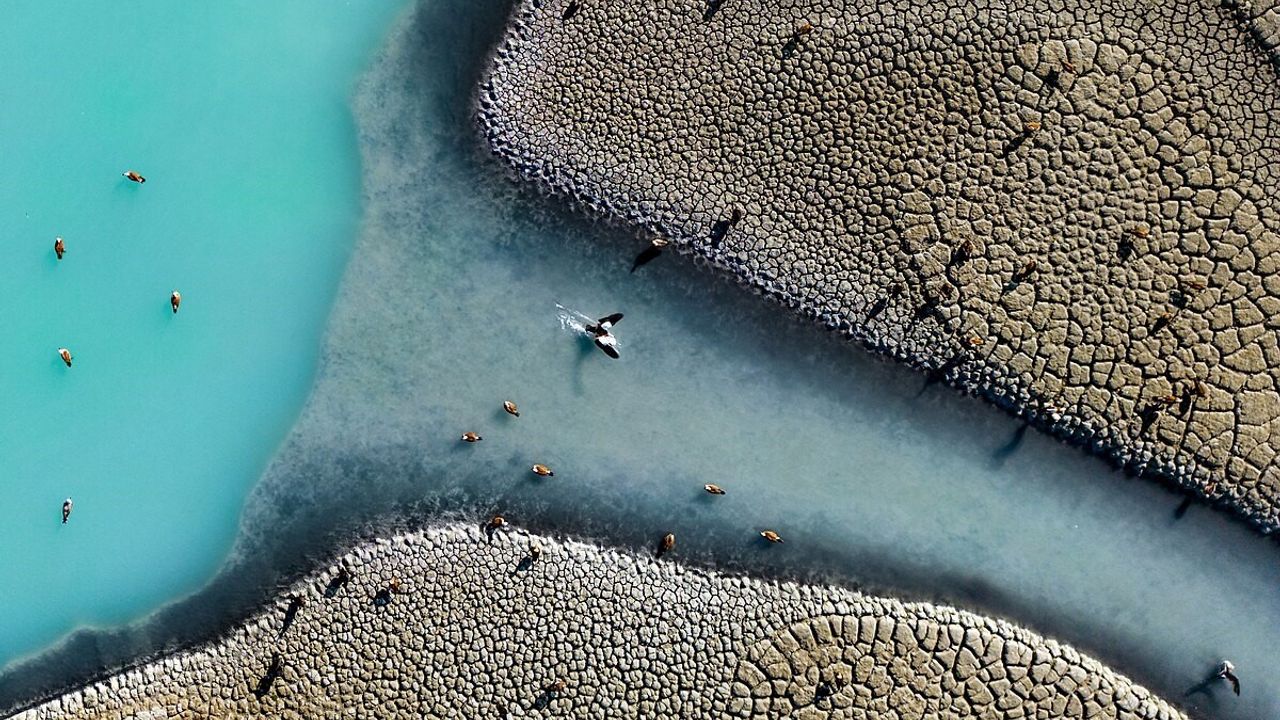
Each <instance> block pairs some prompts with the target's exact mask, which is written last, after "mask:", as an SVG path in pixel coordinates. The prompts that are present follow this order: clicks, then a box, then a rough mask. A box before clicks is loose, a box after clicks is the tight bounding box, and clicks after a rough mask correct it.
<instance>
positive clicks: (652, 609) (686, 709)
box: [16, 525, 1183, 720]
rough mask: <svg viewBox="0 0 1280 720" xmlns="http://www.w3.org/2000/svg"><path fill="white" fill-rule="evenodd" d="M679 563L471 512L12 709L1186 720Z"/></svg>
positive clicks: (1051, 656)
mask: <svg viewBox="0 0 1280 720" xmlns="http://www.w3.org/2000/svg"><path fill="white" fill-rule="evenodd" d="M531 545H536V546H538V547H539V549H540V551H541V552H540V555H539V557H538V559H537V560H536V561H531V560H530V559H529V548H530V546H531ZM678 555H679V546H678V544H677V547H676V549H675V551H674V552H672V553H671V554H669V555H667V556H666V557H664V558H662V559H653V558H650V557H645V556H640V555H636V554H633V553H624V552H617V551H611V550H602V549H600V548H597V547H595V546H591V545H585V544H582V543H576V542H563V541H557V540H554V539H552V538H549V537H539V536H530V535H526V534H525V533H523V532H516V531H512V532H504V531H499V532H496V533H493V535H492V537H489V534H488V533H486V532H484V531H482V530H481V529H479V528H477V527H471V526H462V525H452V526H444V527H441V528H436V529H431V530H428V531H425V532H420V533H413V534H408V535H401V536H397V537H395V538H392V539H389V540H384V541H377V542H375V543H370V544H366V545H362V546H360V547H357V548H356V549H355V550H353V551H352V552H350V553H349V554H347V555H346V556H344V557H342V558H340V559H339V560H338V561H337V562H336V563H335V564H334V565H332V566H331V567H328V568H325V569H323V570H322V571H320V572H317V573H315V574H313V575H311V576H309V577H306V578H304V579H302V580H300V581H299V582H298V583H297V584H296V585H295V586H294V587H293V588H291V590H290V592H289V593H288V594H287V595H285V596H284V597H283V598H282V599H281V600H280V601H279V602H278V605H277V606H276V607H272V608H268V609H267V610H265V611H263V612H262V613H261V614H259V615H257V616H255V617H253V618H251V619H250V620H249V621H248V622H247V623H246V624H245V625H243V626H241V627H240V628H238V629H236V630H235V631H233V632H231V633H230V634H229V635H228V636H227V637H225V638H224V639H222V640H220V641H217V642H214V643H212V644H210V645H207V646H204V647H200V648H197V649H194V650H191V651H187V652H184V653H181V654H178V655H174V656H171V657H168V658H164V659H162V660H159V661H156V662H154V663H152V664H149V665H145V666H142V667H138V668H135V669H132V670H129V671H127V672H124V673H123V674H121V675H119V676H116V677H112V678H110V679H109V680H106V681H103V682H100V683H97V684H95V685H92V686H90V687H87V688H85V689H82V690H78V691H75V692H71V693H68V694H67V695H64V696H62V697H59V698H56V699H54V700H52V701H50V702H48V703H47V704H45V705H42V706H39V707H36V708H33V709H31V710H28V711H26V712H24V713H21V714H19V715H17V716H16V717H17V718H21V719H22V720H36V719H42V718H55V717H76V718H138V719H141V718H151V719H155V718H175V717H358V716H359V717H424V716H427V717H440V718H503V717H578V718H619V717H634V718H640V717H644V718H655V717H661V718H675V717H681V718H720V717H797V718H855V717H876V718H886V719H889V718H902V719H904V720H905V719H907V718H979V717H983V718H1019V717H1038V718H1048V717H1054V718H1059V717H1061V718H1093V717H1107V718H1122V719H1125V720H1128V719H1130V718H1180V717H1183V716H1182V715H1181V714H1180V713H1178V712H1177V711H1176V710H1175V709H1173V708H1172V707H1170V706H1169V705H1167V704H1166V703H1164V702H1163V701H1161V700H1160V699H1158V698H1156V697H1154V696H1152V695H1151V694H1150V693H1149V692H1147V691H1146V690H1145V689H1143V688H1142V687H1139V686H1137V685H1134V684H1133V683H1131V682H1130V681H1128V680H1127V679H1125V678H1124V677H1121V676H1119V675H1117V674H1115V673H1113V672H1111V671H1110V670H1108V669H1106V668H1104V667H1102V666H1101V665H1099V664H1098V663H1097V662H1095V661H1094V660H1092V659H1090V658H1087V657H1083V656H1081V655H1080V654H1079V653H1077V652H1076V651H1075V650H1073V649H1071V648H1069V647H1066V646H1063V645H1060V644H1058V643H1055V642H1053V641H1051V640H1046V639H1044V638H1042V637H1039V636H1037V635H1035V634H1033V633H1031V632H1028V631H1026V630H1023V629H1020V628H1017V627H1014V626H1012V625H1010V624H1008V623H1005V622H1002V621H996V620H989V619H984V618H981V617H978V616H975V615H972V614H970V613H966V612H961V611H958V610H954V609H950V608H946V607H936V606H932V605H929V604H915V603H913V604H904V603H900V602H897V601H893V600H886V599H881V598H874V597H868V596H864V595H860V594H857V593H854V592H850V591H847V590H841V589H834V588H821V587H812V586H805V585H797V584H793V583H776V582H763V581H759V580H753V579H746V578H735V577H727V576H722V575H718V574H716V573H712V572H703V571H694V570H689V569H687V568H684V567H682V566H681V565H680V564H679V562H678ZM340 568H341V569H345V570H346V571H347V572H348V573H349V577H350V579H349V580H348V581H346V582H345V583H338V582H335V578H336V577H337V576H338V573H339V572H340ZM393 579H395V580H398V581H399V587H400V590H399V592H397V593H394V594H391V595H389V596H384V597H389V598H390V600H389V602H387V603H385V604H383V605H380V604H379V603H378V602H377V596H378V593H379V591H382V590H383V589H384V588H387V587H388V585H389V584H390V583H392V581H393ZM290 597H299V598H302V600H303V602H302V604H301V606H300V609H298V611H297V612H296V614H295V615H294V617H293V619H292V621H291V622H290V623H289V624H288V625H287V626H286V625H285V617H286V615H287V614H288V604H289V603H290V600H289V599H288V598H290ZM277 658H278V664H277V665H276V667H277V670H276V672H274V673H272V672H271V671H270V668H271V667H272V665H273V663H275V662H276V659H277ZM558 682H563V686H562V687H560V688H559V689H557V688H556V685H557V683H558Z"/></svg>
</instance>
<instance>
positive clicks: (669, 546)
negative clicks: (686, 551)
mask: <svg viewBox="0 0 1280 720" xmlns="http://www.w3.org/2000/svg"><path fill="white" fill-rule="evenodd" d="M675 547H676V534H675V533H667V534H666V535H663V536H662V541H661V542H659V543H658V555H657V556H658V557H662V556H663V555H666V554H667V553H669V552H671V551H672V550H674V549H675Z"/></svg>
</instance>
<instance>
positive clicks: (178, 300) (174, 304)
mask: <svg viewBox="0 0 1280 720" xmlns="http://www.w3.org/2000/svg"><path fill="white" fill-rule="evenodd" d="M181 304H182V293H180V292H178V291H177V290H174V291H173V292H172V293H170V294H169V307H171V308H173V314H174V315H177V314H178V306H179V305H181Z"/></svg>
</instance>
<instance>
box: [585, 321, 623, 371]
mask: <svg viewBox="0 0 1280 720" xmlns="http://www.w3.org/2000/svg"><path fill="white" fill-rule="evenodd" d="M620 320H622V313H614V314H612V315H609V316H607V317H602V318H600V319H599V320H597V321H596V322H595V324H594V325H589V326H587V332H588V333H590V334H591V337H592V339H593V340H595V343H596V347H598V348H600V349H601V350H602V351H603V352H604V354H605V355H608V356H609V357H611V358H613V359H614V360H617V359H618V358H619V357H620V356H619V355H618V338H616V337H614V336H613V333H612V332H610V330H612V329H613V326H614V325H617V324H618V321H620Z"/></svg>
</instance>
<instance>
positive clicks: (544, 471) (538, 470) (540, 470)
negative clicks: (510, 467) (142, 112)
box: [533, 464, 555, 477]
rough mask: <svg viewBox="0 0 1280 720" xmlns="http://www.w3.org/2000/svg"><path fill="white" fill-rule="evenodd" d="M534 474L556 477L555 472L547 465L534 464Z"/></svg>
mask: <svg viewBox="0 0 1280 720" xmlns="http://www.w3.org/2000/svg"><path fill="white" fill-rule="evenodd" d="M533 474H534V475H541V476H542V477H555V473H553V472H551V468H549V467H547V466H546V465H542V464H536V465H534V466H533Z"/></svg>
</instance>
